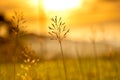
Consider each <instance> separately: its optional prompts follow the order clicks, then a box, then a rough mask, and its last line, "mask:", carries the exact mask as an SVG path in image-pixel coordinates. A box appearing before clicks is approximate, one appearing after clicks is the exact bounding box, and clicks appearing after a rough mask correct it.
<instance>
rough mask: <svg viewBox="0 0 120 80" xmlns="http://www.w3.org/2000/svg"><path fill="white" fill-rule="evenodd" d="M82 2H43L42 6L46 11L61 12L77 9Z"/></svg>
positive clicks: (54, 0)
mask: <svg viewBox="0 0 120 80" xmlns="http://www.w3.org/2000/svg"><path fill="white" fill-rule="evenodd" d="M82 2H83V0H43V5H44V7H45V10H48V11H63V10H69V9H74V8H76V7H79V6H81V5H82Z"/></svg>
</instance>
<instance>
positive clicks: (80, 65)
mask: <svg viewBox="0 0 120 80" xmlns="http://www.w3.org/2000/svg"><path fill="white" fill-rule="evenodd" d="M77 44H78V43H77V42H75V51H76V54H77V61H78V62H79V63H78V66H79V74H80V77H81V78H82V80H85V77H84V76H82V75H84V72H83V67H82V63H81V62H82V60H81V57H80V55H79V51H78V46H77ZM82 54H83V53H82Z"/></svg>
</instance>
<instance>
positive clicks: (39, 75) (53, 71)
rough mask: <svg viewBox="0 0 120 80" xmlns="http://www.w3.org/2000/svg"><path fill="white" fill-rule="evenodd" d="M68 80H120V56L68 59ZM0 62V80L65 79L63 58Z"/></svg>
mask: <svg viewBox="0 0 120 80" xmlns="http://www.w3.org/2000/svg"><path fill="white" fill-rule="evenodd" d="M65 63H66V64H65V66H66V68H67V70H66V71H67V78H68V80H120V61H119V58H96V59H95V58H79V59H66V60H65ZM13 69H14V68H13V64H12V63H1V64H0V80H14V74H15V80H65V74H64V69H63V63H62V60H61V59H55V60H46V61H39V62H36V64H25V63H16V67H15V73H14V70H13Z"/></svg>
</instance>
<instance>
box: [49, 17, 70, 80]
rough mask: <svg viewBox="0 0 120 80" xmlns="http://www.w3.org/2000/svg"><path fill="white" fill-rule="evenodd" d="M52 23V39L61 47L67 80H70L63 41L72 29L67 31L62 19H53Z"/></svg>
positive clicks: (50, 32)
mask: <svg viewBox="0 0 120 80" xmlns="http://www.w3.org/2000/svg"><path fill="white" fill-rule="evenodd" d="M51 21H52V23H51V26H49V27H48V28H49V32H48V33H49V35H51V39H53V40H57V41H58V43H59V46H60V50H61V55H62V62H63V68H64V73H65V79H66V80H68V75H67V66H66V61H65V56H64V53H63V47H62V40H63V39H64V38H66V35H67V33H69V31H70V29H66V25H65V22H63V21H62V18H61V17H60V18H57V16H55V18H52V19H51Z"/></svg>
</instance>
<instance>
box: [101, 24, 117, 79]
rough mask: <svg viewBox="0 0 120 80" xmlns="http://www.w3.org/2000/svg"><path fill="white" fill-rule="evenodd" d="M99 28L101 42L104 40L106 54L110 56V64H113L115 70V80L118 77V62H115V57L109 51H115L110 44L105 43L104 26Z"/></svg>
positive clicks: (113, 52)
mask: <svg viewBox="0 0 120 80" xmlns="http://www.w3.org/2000/svg"><path fill="white" fill-rule="evenodd" d="M100 29H101V32H102V36H103V42H104V44H105V48H106V50H107V51H108V54H107V55H109V57H110V62H111V65H114V70H115V72H116V76H115V80H117V78H118V77H117V76H118V74H119V69H118V63H117V60H116V58H113V55H111V53H112V54H114V55H115V51H114V50H113V48H112V47H111V46H109V45H108V44H107V40H106V38H105V36H106V34H105V28H104V26H103V27H100ZM104 35H105V36H104Z"/></svg>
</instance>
